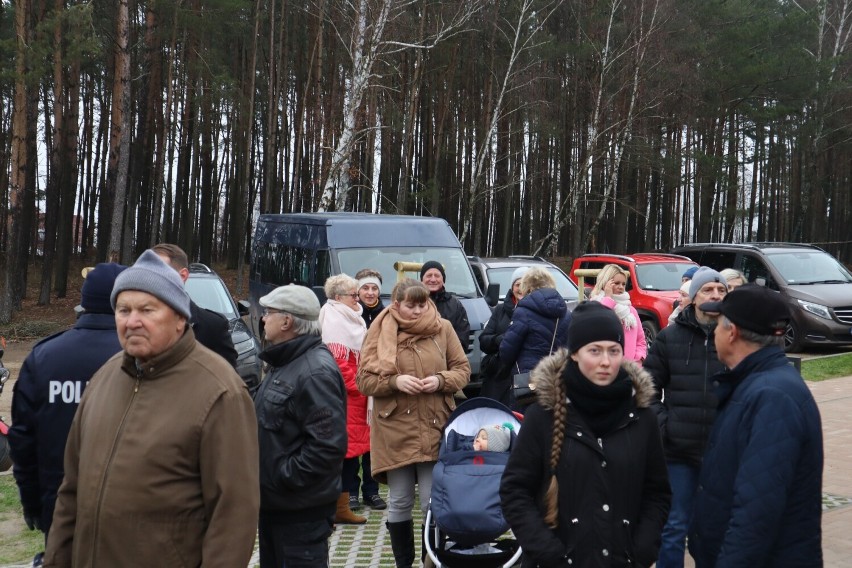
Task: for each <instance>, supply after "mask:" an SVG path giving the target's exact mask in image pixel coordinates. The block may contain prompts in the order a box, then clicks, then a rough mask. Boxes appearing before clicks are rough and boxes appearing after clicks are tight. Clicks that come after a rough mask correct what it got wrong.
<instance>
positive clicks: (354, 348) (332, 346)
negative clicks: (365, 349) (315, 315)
mask: <svg viewBox="0 0 852 568" xmlns="http://www.w3.org/2000/svg"><path fill="white" fill-rule="evenodd" d="M356 308H357V309H354V310H353V309H352V308H350V307H349V306H347V305H346V304H344V303H342V302H338V301H337V300H328V301H327V302H326V303H325V305H324V306H323V307H322V308H321V309H320V313H319V322H320V326H321V327H322V342H323V343H325V345H326V347H328V350H329V351H331V354H332V355H334V358H335V359H347V358H349V354H350V353H354V354H355V362H356V363H357V362H359V361H360V359H361V344H362V343H363V342H364V336H365V335H367V324H366V323H364V318H362V317H361V312H362V311H363V308H362V307H361V304H358V305H357V306H356Z"/></svg>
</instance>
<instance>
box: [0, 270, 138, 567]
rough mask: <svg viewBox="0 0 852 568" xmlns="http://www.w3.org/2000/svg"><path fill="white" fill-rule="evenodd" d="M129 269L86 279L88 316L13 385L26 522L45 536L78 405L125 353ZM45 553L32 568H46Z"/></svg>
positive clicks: (44, 343) (14, 439) (31, 358)
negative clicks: (118, 315)
mask: <svg viewBox="0 0 852 568" xmlns="http://www.w3.org/2000/svg"><path fill="white" fill-rule="evenodd" d="M126 268H127V267H126V266H123V265H121V264H114V263H109V264H106V263H102V264H98V265H97V266H96V267H95V268H94V269H92V270H91V271H89V272H88V274H87V275H86V280H85V281H84V282H83V288H82V290H81V291H80V296H81V300H80V304H81V305H82V307H83V310H84V312H83V314H82V315H81V316H80V317H79V318H77V323H76V324H75V325H74V327H72V328H71V329H69V330H66V331H62V332H60V333H56V334H54V335H51V336H50V337H47V338H45V339H43V340H41V341H39V342H38V343H36V345H35V346H34V347H33V350H32V352H31V353H30V354H29V355H27V358H26V360H25V361H24V365H23V366H22V367H21V373H20V375H19V376H18V380H17V381H16V382H15V395H14V397H13V398H12V427H11V428H10V429H9V444H10V446H11V450H12V460H13V461H14V463H15V469H14V474H15V481H16V482H17V483H18V489H19V491H20V494H21V506H22V508H23V510H24V521H25V522H26V523H27V526H28V527H29V528H30V529H39V530H42V531H44V535H45V540H46V539H47V535H48V533H49V532H50V524H51V521H52V520H53V508H54V504H55V502H56V491H57V490H58V489H59V485H60V484H61V483H62V475H63V470H62V460H63V456H64V455H65V440H66V439H67V438H68V431H69V430H70V428H71V421H72V420H73V419H74V413H75V412H76V411H77V406H78V405H79V404H80V397H81V396H82V395H83V391H84V390H85V388H86V385H87V384H88V382H89V380H90V379H91V378H92V376H93V375H94V374H95V372H97V370H98V369H99V368H100V367H101V365H103V364H104V363H105V362H106V361H107V359H109V358H110V357H112V356H113V355H115V354H116V353H118V352H119V351H121V344H119V342H118V337H117V336H116V332H115V314H114V313H113V311H112V305H111V304H110V300H109V298H110V294H112V287H113V284H114V283H115V279H116V277H117V276H118V275H119V274H121V272H122V271H123V270H125V269H126ZM43 556H44V553H43V552H40V553H38V554H37V555H36V558H35V559H34V560H33V566H41V565H42V557H43Z"/></svg>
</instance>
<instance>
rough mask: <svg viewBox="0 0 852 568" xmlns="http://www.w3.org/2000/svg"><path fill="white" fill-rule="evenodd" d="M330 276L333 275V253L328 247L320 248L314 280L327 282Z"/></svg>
mask: <svg viewBox="0 0 852 568" xmlns="http://www.w3.org/2000/svg"><path fill="white" fill-rule="evenodd" d="M329 276H331V255H330V254H329V252H328V250H326V249H321V250H318V251H317V258H316V276H314V282H325V281H326V280H328V277H329ZM350 276H354V274H350Z"/></svg>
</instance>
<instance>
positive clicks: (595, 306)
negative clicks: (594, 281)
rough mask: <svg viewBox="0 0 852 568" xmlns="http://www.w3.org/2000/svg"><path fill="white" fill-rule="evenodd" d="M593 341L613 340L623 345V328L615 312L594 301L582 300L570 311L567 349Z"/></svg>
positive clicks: (575, 348) (573, 349) (577, 347)
mask: <svg viewBox="0 0 852 568" xmlns="http://www.w3.org/2000/svg"><path fill="white" fill-rule="evenodd" d="M593 341H615V342H616V343H618V344H620V345H621V347H622V348H623V347H624V328H623V327H621V321H619V319H618V316H617V315H615V312H614V311H612V310H611V309H609V308H607V307H606V306H604V305H603V304H601V303H599V302H594V301H588V302H583V303H581V304H580V305H579V306H577V307H576V308H574V311H573V312H572V313H571V325H569V326H568V349H570V350H571V352H572V353H573V352H576V351H577V350H578V349H580V348H581V347H582V346H583V345H587V344H589V343H592V342H593Z"/></svg>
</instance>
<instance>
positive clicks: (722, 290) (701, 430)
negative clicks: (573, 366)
mask: <svg viewBox="0 0 852 568" xmlns="http://www.w3.org/2000/svg"><path fill="white" fill-rule="evenodd" d="M727 290H728V288H727V284H726V283H725V279H724V278H723V277H722V275H721V274H719V273H718V272H716V271H715V270H713V269H711V268H708V267H706V266H702V267H701V268H699V269H698V270H697V271H696V272H695V273H694V274H693V277H692V280H691V284H690V287H689V296H690V300H691V303H690V304H689V305H688V306H686V308H684V310H683V311H682V312H681V313H680V314H679V315H678V317H677V319H676V320H675V322H674V323H673V324H670V325H669V326H668V327H666V328H665V329H663V330H662V331H661V332H660V334H659V335H658V336H657V338H656V339H655V340H654V343H653V345H651V349H650V351H649V352H648V357H647V359H645V363H644V366H645V370H647V371H648V372H649V373H651V376H652V377H653V378H654V386H655V387H656V394H655V398H654V401H653V403H652V408H654V410H655V411H656V412H657V418H658V420H659V423H660V427H661V429H662V435H663V445H664V447H665V450H666V461H667V465H668V470H669V482H670V483H671V487H672V506H671V510H670V511H669V518H668V521H667V522H666V526H665V528H664V529H663V542H662V546H661V547H660V557H659V559H658V560H657V568H683V561H684V554H685V548H686V533H687V530H688V529H689V520H690V518H691V516H692V507H693V501H694V499H695V492H696V490H697V488H698V471H699V468H700V466H701V458H702V456H703V455H704V450H705V447H706V445H707V437H708V436H709V434H710V428H711V427H712V425H713V419H714V418H715V416H716V404H717V399H716V396H715V395H714V393H713V387H712V377H713V375H715V374H716V373H718V372H719V371H721V370H722V369H723V368H724V366H723V364H722V363H721V362H719V359H718V357H717V356H716V348H715V346H714V344H713V330H714V329H715V327H716V319H717V314H709V313H706V312H704V311H703V310H702V309H701V305H702V304H704V303H705V302H715V301H719V300H721V299H722V298H723V297H724V296H725V294H726V293H727ZM663 396H664V399H663V400H661V398H662V397H663Z"/></svg>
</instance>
